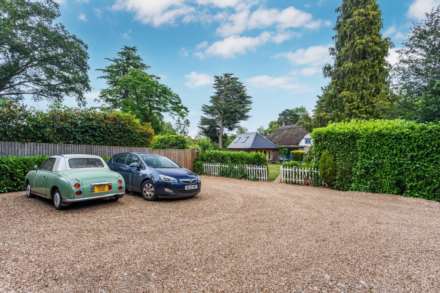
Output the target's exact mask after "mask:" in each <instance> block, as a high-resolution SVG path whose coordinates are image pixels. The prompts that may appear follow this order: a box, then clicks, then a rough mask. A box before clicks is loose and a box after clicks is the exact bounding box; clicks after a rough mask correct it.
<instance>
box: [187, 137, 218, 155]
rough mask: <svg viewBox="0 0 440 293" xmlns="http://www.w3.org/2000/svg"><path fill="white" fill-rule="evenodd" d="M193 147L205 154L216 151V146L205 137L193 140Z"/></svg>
mask: <svg viewBox="0 0 440 293" xmlns="http://www.w3.org/2000/svg"><path fill="white" fill-rule="evenodd" d="M193 143H194V147H195V148H197V149H198V150H199V151H200V152H206V151H211V150H215V149H217V146H216V145H215V144H214V143H212V141H211V140H210V139H209V138H207V137H201V138H198V139H196V140H194V142H193Z"/></svg>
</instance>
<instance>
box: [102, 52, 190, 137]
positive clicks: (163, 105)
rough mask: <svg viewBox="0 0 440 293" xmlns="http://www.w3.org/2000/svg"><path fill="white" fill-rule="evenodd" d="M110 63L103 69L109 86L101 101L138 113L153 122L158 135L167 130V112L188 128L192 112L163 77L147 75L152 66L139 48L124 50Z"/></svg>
mask: <svg viewBox="0 0 440 293" xmlns="http://www.w3.org/2000/svg"><path fill="white" fill-rule="evenodd" d="M107 60H108V61H110V64H109V65H108V66H107V67H106V68H104V69H100V71H101V72H103V76H102V77H101V78H103V79H105V80H106V82H107V85H108V87H107V88H106V89H104V90H102V91H101V98H102V99H103V101H105V102H106V103H108V104H109V105H110V107H111V108H112V109H119V110H122V111H123V112H127V113H132V114H134V115H135V116H136V117H137V118H139V119H140V120H141V121H142V122H146V123H150V124H151V125H152V127H153V129H154V130H155V132H156V133H160V132H162V130H164V129H165V126H164V117H163V114H164V113H168V114H170V115H171V116H176V117H177V119H178V124H179V126H183V127H184V126H185V124H186V123H187V121H185V119H184V118H185V116H186V115H187V114H188V109H187V108H186V107H185V106H183V104H182V101H181V99H180V97H179V96H178V95H177V94H175V93H174V92H173V91H172V90H171V89H170V88H169V87H167V86H166V85H164V84H162V83H161V82H160V78H159V77H157V76H155V75H152V74H149V73H147V72H146V70H147V69H148V68H149V67H148V66H147V65H145V64H144V63H143V61H142V58H141V57H140V56H139V55H138V53H137V49H136V48H135V47H124V48H123V49H122V50H121V51H120V52H118V56H117V57H116V58H115V59H107Z"/></svg>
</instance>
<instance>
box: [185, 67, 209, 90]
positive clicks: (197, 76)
mask: <svg viewBox="0 0 440 293" xmlns="http://www.w3.org/2000/svg"><path fill="white" fill-rule="evenodd" d="M185 80H186V82H185V85H186V86H187V87H189V88H196V87H201V86H207V85H211V84H212V83H213V78H212V76H210V75H208V74H205V73H198V72H195V71H193V72H191V73H188V74H187V75H185Z"/></svg>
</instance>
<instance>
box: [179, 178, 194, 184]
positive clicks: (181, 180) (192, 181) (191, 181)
mask: <svg viewBox="0 0 440 293" xmlns="http://www.w3.org/2000/svg"><path fill="white" fill-rule="evenodd" d="M179 181H180V182H181V183H184V184H196V183H197V179H180V180H179Z"/></svg>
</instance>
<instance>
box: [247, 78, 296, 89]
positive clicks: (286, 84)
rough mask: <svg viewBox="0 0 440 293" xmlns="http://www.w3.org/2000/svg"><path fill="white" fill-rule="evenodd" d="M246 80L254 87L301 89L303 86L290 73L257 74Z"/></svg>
mask: <svg viewBox="0 0 440 293" xmlns="http://www.w3.org/2000/svg"><path fill="white" fill-rule="evenodd" d="M247 82H248V83H249V84H250V85H251V86H253V87H255V88H260V89H264V88H277V89H283V90H295V91H299V90H303V87H302V86H301V85H300V84H299V83H298V82H296V81H295V79H294V78H293V77H292V76H290V75H281V76H272V75H257V76H253V77H251V78H249V79H248V80H247Z"/></svg>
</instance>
